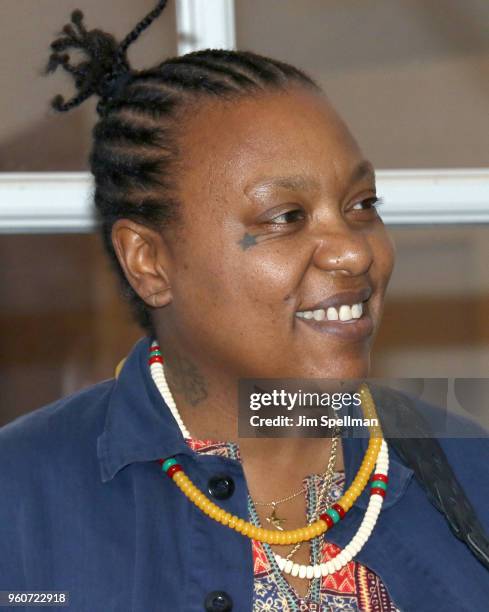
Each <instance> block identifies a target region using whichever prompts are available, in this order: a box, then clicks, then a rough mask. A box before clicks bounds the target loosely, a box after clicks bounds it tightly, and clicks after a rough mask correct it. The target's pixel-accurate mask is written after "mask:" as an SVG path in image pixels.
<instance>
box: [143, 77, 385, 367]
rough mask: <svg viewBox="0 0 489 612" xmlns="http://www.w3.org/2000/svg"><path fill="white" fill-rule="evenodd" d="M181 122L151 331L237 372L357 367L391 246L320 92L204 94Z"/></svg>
mask: <svg viewBox="0 0 489 612" xmlns="http://www.w3.org/2000/svg"><path fill="white" fill-rule="evenodd" d="M184 125H185V132H184V135H183V137H182V140H181V147H182V151H183V155H184V158H185V161H184V165H183V167H182V174H181V175H180V181H179V187H180V196H181V201H182V216H183V229H182V231H181V233H180V234H179V235H178V240H176V238H174V239H173V240H171V248H170V252H171V257H172V265H171V274H170V279H169V280H170V284H171V287H172V301H171V303H170V304H169V305H168V306H166V307H165V308H162V309H159V310H158V311H157V314H156V318H155V323H156V327H157V329H162V330H164V333H163V334H162V337H164V338H168V337H171V339H172V341H174V342H175V343H176V345H177V348H183V349H184V350H185V352H186V354H187V355H188V356H189V357H190V358H192V357H193V359H194V362H196V363H199V362H200V363H205V362H209V363H213V364H215V365H217V366H219V368H220V369H221V371H222V372H223V373H224V372H227V373H228V374H230V375H233V376H237V377H240V376H241V377H252V376H257V377H262V378H266V377H270V378H272V377H296V378H299V377H322V378H327V377H337V378H347V377H352V378H356V377H363V376H367V375H368V371H369V365H370V350H371V345H372V341H373V338H374V336H375V334H376V332H377V329H378V327H379V323H380V319H381V313H382V308H383V300H384V293H385V290H386V286H387V283H388V281H389V277H390V275H391V271H392V267H393V261H394V249H393V245H392V242H391V240H390V238H389V236H388V235H387V232H386V230H385V227H384V225H383V223H382V221H381V219H380V218H379V216H378V214H377V212H376V210H375V208H374V207H373V206H372V200H371V199H372V198H374V196H375V178H374V175H373V172H372V171H370V172H369V167H368V166H367V165H365V158H364V155H363V154H362V152H361V150H360V148H359V146H358V145H357V143H356V142H355V140H354V138H353V137H352V135H351V134H350V133H349V131H348V129H347V127H346V126H345V124H344V123H343V121H342V120H341V119H340V118H339V116H338V115H337V114H336V112H335V111H334V109H333V108H332V107H331V105H330V103H329V102H328V100H327V98H326V97H324V96H321V95H320V94H318V93H313V92H310V91H308V90H306V89H303V88H299V87H294V88H291V89H290V90H289V91H288V92H287V93H285V92H282V93H267V94H262V95H259V96H257V97H255V98H243V99H242V100H239V101H237V102H236V101H235V102H233V103H220V102H219V103H216V101H215V100H213V101H212V103H210V104H208V105H207V104H206V105H205V106H203V107H200V110H198V111H197V112H196V113H194V114H193V115H192V116H189V118H188V119H187V120H186V122H185V124H184ZM343 293H345V295H343V296H342V295H338V294H343ZM350 293H351V294H350ZM359 303H360V304H361V306H355V307H354V308H353V311H352V309H351V308H349V307H351V306H352V305H353V304H359ZM342 306H343V308H342ZM328 308H330V310H329V311H328ZM331 308H333V309H331ZM360 308H362V309H363V314H362V315H361V316H360V318H358V319H356V318H354V319H350V320H346V319H349V318H350V316H352V313H353V316H356V317H358V316H359V314H360ZM321 309H322V310H321ZM311 311H317V312H315V313H314V314H313V318H312V319H311V318H307V317H309V316H311V315H309V314H308V313H309V312H311ZM335 312H336V313H338V316H339V317H340V318H343V319H345V320H343V321H342V320H329V318H328V316H329V317H334V315H335ZM299 313H305V315H304V314H299ZM323 314H324V315H325V318H324V319H323V320H320V319H321V317H322V316H323ZM316 317H317V319H316Z"/></svg>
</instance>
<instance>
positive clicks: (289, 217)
mask: <svg viewBox="0 0 489 612" xmlns="http://www.w3.org/2000/svg"><path fill="white" fill-rule="evenodd" d="M298 215H299V216H300V218H298ZM303 218H304V212H303V211H302V210H300V209H299V208H296V209H294V210H288V211H287V212H284V213H282V214H281V215H278V216H277V217H273V219H271V220H270V222H271V223H272V224H275V225H289V224H290V223H295V222H296V221H300V220H301V219H303ZM277 219H279V221H277ZM284 220H285V221H284Z"/></svg>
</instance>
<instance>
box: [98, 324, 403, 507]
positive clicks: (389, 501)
mask: <svg viewBox="0 0 489 612" xmlns="http://www.w3.org/2000/svg"><path fill="white" fill-rule="evenodd" d="M151 340H152V338H151V337H150V336H144V337H142V338H140V340H138V341H137V342H136V344H135V345H134V347H133V348H132V350H131V352H130V353H129V355H128V357H127V358H126V360H125V361H124V364H123V366H122V369H121V370H120V372H119V376H118V377H117V378H116V379H115V381H114V386H113V388H112V393H111V395H110V398H109V404H108V407H107V415H106V420H105V427H104V431H103V432H102V434H101V435H100V436H98V439H97V455H98V458H99V463H100V473H101V479H102V482H107V481H109V480H111V479H112V478H114V476H115V475H116V474H117V473H118V472H119V471H120V470H121V469H123V468H124V467H125V466H127V465H130V464H131V463H135V462H142V461H152V460H157V459H158V458H160V457H170V456H173V455H177V454H186V455H194V454H195V453H194V451H193V450H192V449H191V448H190V447H189V446H188V444H187V443H186V442H185V440H184V438H183V436H182V434H181V432H180V429H179V427H178V425H177V423H176V421H175V419H174V418H173V416H172V414H171V412H170V409H169V407H168V406H167V404H166V403H165V402H164V400H163V398H162V397H161V394H160V392H159V391H158V388H157V387H156V385H155V383H154V381H153V379H152V377H151V373H150V370H149V367H148V363H147V361H148V352H149V347H150V344H151ZM342 444H343V455H344V463H345V480H346V487H349V485H350V484H351V482H352V481H353V478H354V477H355V474H356V473H357V471H358V469H359V468H360V464H361V462H362V459H363V456H364V454H365V451H366V448H367V445H368V437H367V436H364V437H344V438H343V439H342ZM389 455H390V457H389V490H388V495H387V497H386V499H385V503H384V504H383V506H382V508H383V509H386V508H389V507H391V506H393V505H394V504H395V503H397V501H399V499H400V498H401V497H402V496H403V495H404V492H405V491H406V488H407V486H408V485H409V482H410V480H411V478H412V476H413V471H412V470H411V469H410V468H408V467H406V466H405V465H404V464H403V463H401V461H400V460H399V458H398V456H397V455H396V454H395V452H394V451H393V449H392V448H391V447H389ZM368 501H369V491H368V487H367V488H366V489H365V491H364V492H363V493H362V494H361V495H360V497H359V498H358V499H357V501H356V503H355V505H356V506H358V507H359V508H366V507H367V504H368Z"/></svg>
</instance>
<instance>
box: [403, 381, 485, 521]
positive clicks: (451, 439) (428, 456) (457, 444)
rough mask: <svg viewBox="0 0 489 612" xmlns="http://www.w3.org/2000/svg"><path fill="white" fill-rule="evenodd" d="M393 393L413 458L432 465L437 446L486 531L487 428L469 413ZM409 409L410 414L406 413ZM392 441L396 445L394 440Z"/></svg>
mask: <svg viewBox="0 0 489 612" xmlns="http://www.w3.org/2000/svg"><path fill="white" fill-rule="evenodd" d="M396 393H397V394H398V395H397V398H398V404H397V410H400V411H402V412H404V413H405V414H404V415H403V417H402V419H403V422H405V423H407V426H408V427H409V428H411V425H413V426H412V428H411V429H410V435H408V436H405V438H409V439H408V440H405V441H404V442H408V444H409V447H411V448H410V453H411V455H412V459H413V461H415V462H419V459H420V458H422V459H424V462H425V464H426V465H427V466H429V465H430V464H431V465H432V466H433V467H434V466H435V462H437V461H438V462H439V461H440V456H439V449H440V447H441V451H443V454H444V455H445V457H446V461H447V462H448V464H449V466H450V468H451V470H452V472H453V474H454V475H455V477H456V479H457V481H458V482H459V484H460V485H461V486H462V488H463V490H464V491H465V494H466V496H467V497H468V499H469V500H470V501H471V503H472V505H473V507H474V508H475V509H476V512H477V514H478V516H479V518H480V520H481V521H482V523H483V524H484V526H485V528H486V530H489V507H488V505H487V499H489V472H488V470H487V465H489V431H487V430H486V429H485V428H484V427H482V426H481V425H480V423H478V422H477V421H476V420H475V419H474V418H473V417H471V416H469V415H462V414H456V413H454V412H453V411H452V410H447V409H445V408H444V407H442V406H438V405H435V404H433V403H430V402H427V401H425V400H423V399H420V398H417V397H415V396H413V395H411V394H407V393H404V392H403V393H400V392H396ZM410 412H412V416H406V415H407V413H410ZM405 417H406V420H404V418H405ZM423 430H424V431H423ZM423 433H424V435H422V434H423ZM399 437H401V438H402V437H403V436H402V435H401V436H399ZM430 440H432V441H433V442H432V443H430ZM392 442H393V444H394V446H395V447H396V446H398V445H397V444H396V441H395V440H393V441H392ZM436 442H437V443H438V444H436ZM438 445H439V446H438ZM401 446H402V445H401ZM404 449H406V445H404ZM437 449H438V450H437ZM442 460H443V459H442ZM447 477H448V473H447Z"/></svg>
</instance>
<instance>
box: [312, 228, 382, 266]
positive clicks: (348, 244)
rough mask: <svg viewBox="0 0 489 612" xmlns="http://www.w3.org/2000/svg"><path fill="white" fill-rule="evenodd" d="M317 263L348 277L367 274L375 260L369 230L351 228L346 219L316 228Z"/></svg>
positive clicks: (315, 259)
mask: <svg viewBox="0 0 489 612" xmlns="http://www.w3.org/2000/svg"><path fill="white" fill-rule="evenodd" d="M325 225H328V226H327V227H324V226H325ZM313 239H314V241H315V243H316V246H315V249H314V255H313V261H314V264H315V265H316V266H317V267H318V268H320V269H323V270H328V271H330V272H333V271H334V272H338V273H342V274H345V275H348V276H360V275H362V274H366V273H367V272H368V271H369V269H370V267H371V265H372V263H373V258H374V255H373V251H372V247H371V245H370V242H369V240H368V234H367V232H366V230H365V229H364V228H363V229H360V228H353V227H351V226H350V225H349V224H348V223H347V222H346V221H345V220H343V219H342V220H341V221H335V222H334V225H333V222H332V221H331V220H330V221H329V223H327V222H325V223H324V224H321V227H317V228H316V229H315V231H314V238H313Z"/></svg>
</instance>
